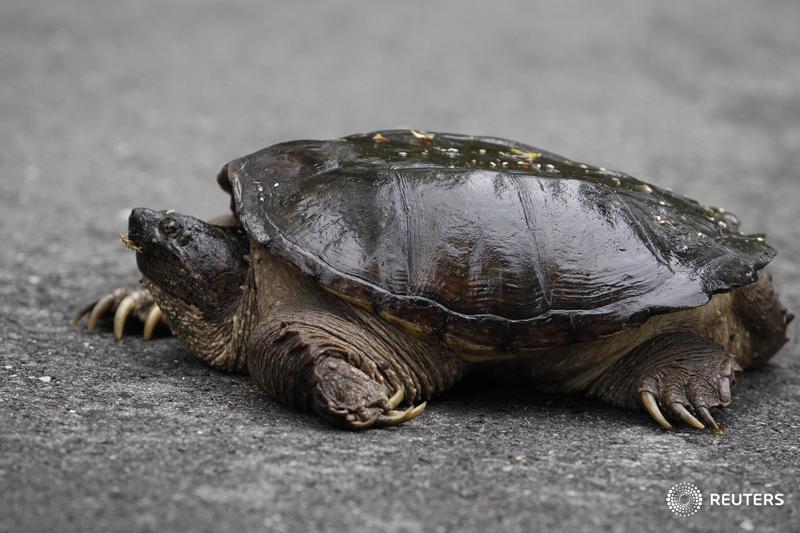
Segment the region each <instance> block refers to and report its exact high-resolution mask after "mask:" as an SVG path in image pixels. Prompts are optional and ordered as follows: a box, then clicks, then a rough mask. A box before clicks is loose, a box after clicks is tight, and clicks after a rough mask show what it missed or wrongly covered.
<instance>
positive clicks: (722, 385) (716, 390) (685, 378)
mask: <svg viewBox="0 0 800 533" xmlns="http://www.w3.org/2000/svg"><path fill="white" fill-rule="evenodd" d="M740 370H742V368H741V367H740V366H739V364H738V363H737V362H736V361H735V360H734V358H733V357H731V356H730V355H728V354H724V355H722V356H718V357H717V358H713V359H710V360H705V361H704V360H700V361H696V360H694V361H691V360H683V361H681V360H678V361H675V362H674V363H673V364H671V365H668V366H663V367H656V368H654V369H652V371H651V372H650V373H649V374H648V375H646V376H645V377H643V378H642V379H641V380H640V381H639V384H638V386H637V394H638V396H639V400H640V401H641V404H642V406H644V408H645V410H647V412H648V413H649V414H650V416H652V417H653V418H654V419H655V421H656V422H658V423H659V424H661V426H663V427H664V428H666V429H673V428H672V425H671V424H670V423H669V422H668V421H667V419H666V418H665V416H664V414H662V410H663V412H664V413H666V414H667V416H670V417H672V418H674V419H676V420H680V421H683V422H685V423H687V424H689V425H690V426H692V427H695V428H697V429H704V428H705V427H706V425H708V426H710V427H711V428H713V429H714V431H715V432H717V433H722V429H720V427H719V425H717V423H716V422H715V421H714V418H713V417H712V416H711V413H710V412H709V409H710V408H714V407H719V408H722V407H727V406H728V405H729V404H730V403H731V387H732V386H733V385H734V384H735V383H736V376H735V372H738V371H740ZM690 411H691V412H690ZM692 412H694V415H693V414H692ZM695 415H696V416H695ZM696 417H700V419H701V420H702V422H701V421H700V420H698V419H697V418H696ZM704 423H705V425H704Z"/></svg>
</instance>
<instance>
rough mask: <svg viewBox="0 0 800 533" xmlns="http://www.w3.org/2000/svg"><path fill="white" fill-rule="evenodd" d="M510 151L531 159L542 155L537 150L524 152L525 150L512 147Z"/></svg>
mask: <svg viewBox="0 0 800 533" xmlns="http://www.w3.org/2000/svg"><path fill="white" fill-rule="evenodd" d="M511 153H512V154H514V155H518V156H521V157H524V158H525V159H531V160H533V159H538V158H540V157H542V154H540V153H539V152H526V151H525V150H520V149H519V148H512V149H511Z"/></svg>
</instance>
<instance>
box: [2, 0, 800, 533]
mask: <svg viewBox="0 0 800 533" xmlns="http://www.w3.org/2000/svg"><path fill="white" fill-rule="evenodd" d="M112 4H113V5H112ZM798 27H800V4H798V3H797V2H794V1H786V2H758V3H755V2H747V1H744V0H737V1H731V2H726V3H724V4H720V3H717V2H691V3H689V2H687V3H671V2H670V3H665V2H655V1H652V2H651V1H647V2H646V1H640V0H637V1H630V2H593V3H583V2H565V1H558V2H555V1H554V2H549V3H535V4H534V3H532V2H526V1H519V2H483V3H469V2H463V1H449V2H402V3H401V2H394V3H381V2H314V3H309V2H291V3H290V2H285V3H277V2H275V3H269V5H267V3H264V2H253V3H244V2H224V3H223V2H219V3H214V2H210V1H188V0H185V1H183V0H182V1H171V2H163V3H162V2H155V1H142V0H129V1H126V2H114V3H112V2H102V1H95V2H79V1H60V2H43V1H32V0H4V1H3V2H2V4H0V147H2V148H0V239H1V241H0V243H1V244H0V250H2V252H0V340H1V341H2V342H0V531H9V532H11V531H227V530H241V531H256V530H271V531H312V530H328V531H347V530H351V531H486V530H489V531H526V530H539V531H541V530H548V529H549V530H564V531H592V532H594V531H598V530H610V531H630V530H635V531H657V530H663V531H668V530H669V531H674V530H683V529H686V530H693V531H713V530H718V531H722V530H727V531H730V530H734V531H737V530H741V531H751V530H753V531H791V530H794V531H797V530H798V529H800V501H799V499H800V467H799V466H798V465H799V464H800V463H799V462H798V461H799V460H800V448H799V446H800V444H799V443H800V410H799V409H798V407H799V406H800V376H799V374H800V347H799V346H798V342H797V327H796V325H793V327H792V329H791V331H790V335H791V339H792V340H791V342H790V343H789V344H788V345H787V346H786V348H785V349H784V350H783V351H782V352H781V353H780V354H778V356H776V357H775V358H774V360H773V362H772V363H771V364H770V365H769V366H768V367H767V368H765V369H763V370H761V371H757V372H752V373H750V374H747V375H744V376H743V377H742V379H740V381H739V383H738V385H737V388H736V390H735V395H734V403H733V404H732V406H731V407H730V408H729V409H728V410H727V411H726V412H725V413H723V414H722V415H721V416H720V418H721V422H722V423H723V425H724V426H725V427H726V432H725V435H724V436H722V437H719V436H715V435H713V434H711V433H710V432H698V431H694V430H686V429H681V430H679V431H675V432H673V433H667V432H665V431H662V430H660V429H658V427H657V426H656V425H655V424H654V423H653V422H652V421H650V420H649V419H648V417H647V416H646V415H644V414H643V413H635V412H625V411H620V410H616V409H612V408H609V407H605V406H602V405H597V404H595V403H593V402H590V401H588V400H584V399H581V398H566V397H559V396H545V395H538V394H534V393H531V392H530V391H527V390H525V389H524V388H508V387H505V388H503V387H498V386H487V385H486V384H484V383H481V382H479V381H477V380H473V381H471V382H468V383H465V384H463V385H461V386H459V387H457V388H456V389H455V390H454V391H452V392H451V393H449V394H447V395H446V396H444V397H443V398H441V399H440V400H439V401H436V402H434V403H432V404H431V405H430V407H429V409H428V411H427V412H426V414H425V415H424V416H423V417H421V418H420V419H419V420H418V421H415V422H413V423H411V424H408V425H406V426H404V427H400V428H397V429H390V430H380V431H370V432H367V433H358V434H356V433H347V432H341V431H338V430H334V429H331V428H329V427H327V426H325V425H323V424H321V423H320V422H318V421H316V420H315V419H313V418H311V417H309V416H305V415H301V414H298V413H295V412H293V411H292V410H290V409H288V408H285V407H283V406H281V405H279V404H277V403H275V402H274V401H272V400H270V399H269V398H267V397H266V396H265V395H264V394H263V393H261V392H259V391H258V390H257V389H256V388H255V387H254V386H253V385H252V384H251V383H250V382H249V381H248V380H247V379H246V378H245V377H242V376H235V375H228V374H224V373H220V372H216V371H213V370H210V369H208V368H206V367H205V366H204V365H202V364H201V363H199V362H197V361H196V360H194V359H193V358H192V356H191V355H190V354H189V353H187V352H186V351H185V350H184V349H183V348H182V347H181V346H180V345H179V344H178V343H177V342H176V341H174V340H172V339H162V340H159V341H156V342H148V343H145V342H143V341H142V340H141V339H140V338H139V337H137V336H136V334H135V332H134V331H131V332H130V335H129V336H128V337H127V338H125V339H124V340H123V341H122V342H115V341H114V340H113V339H112V337H111V336H110V335H109V334H108V332H107V331H106V332H105V333H102V334H95V335H88V334H86V333H85V332H73V331H72V330H70V328H69V327H68V319H69V317H70V315H71V313H72V311H73V310H74V309H75V308H76V306H78V305H79V304H82V303H84V302H85V301H87V300H88V299H91V298H93V297H94V296H96V295H97V294H98V293H100V292H101V291H104V290H109V289H112V288H114V287H116V286H119V285H126V284H130V283H133V282H134V281H135V280H136V279H138V278H137V273H136V269H135V265H134V261H133V258H132V256H131V254H130V253H128V252H126V251H125V250H123V249H122V247H121V246H120V245H119V243H118V241H117V239H116V236H117V234H118V233H120V232H123V231H125V220H126V217H127V214H128V212H129V210H130V209H131V208H132V207H134V206H148V207H153V208H174V209H176V210H178V211H181V212H187V213H191V214H195V215H197V216H200V217H210V216H213V215H215V214H217V213H219V212H221V211H223V210H224V209H225V198H224V197H223V194H222V193H221V192H220V191H218V190H217V187H216V184H215V182H214V179H213V178H214V176H215V174H216V171H217V170H218V169H219V167H220V166H221V165H222V164H223V163H225V162H226V161H228V160H230V159H233V158H234V157H237V156H240V155H243V154H246V153H249V152H251V151H254V150H256V149H258V148H261V147H263V146H266V145H269V144H272V143H274V142H278V141H282V140H288V139H295V138H309V137H311V138H328V137H338V136H341V135H344V134H348V133H353V132H359V131H365V130H373V129H379V128H389V127H417V128H421V129H426V130H440V131H458V132H467V133H474V134H491V135H497V136H503V137H510V138H516V139H519V140H522V141H526V142H530V143H532V144H535V145H539V146H542V147H544V148H547V149H550V150H553V151H556V152H561V153H563V154H566V155H568V156H570V157H572V158H575V159H578V160H585V161H589V162H593V163H595V164H598V165H602V166H605V167H608V168H615V169H620V170H624V171H627V172H629V173H631V174H633V175H636V176H639V177H642V178H645V179H647V180H649V181H653V182H656V183H658V184H660V185H662V186H668V187H672V188H673V189H675V190H676V191H680V192H682V193H685V194H688V195H689V196H692V197H695V198H698V199H700V200H702V201H704V202H707V203H713V204H717V205H722V206H724V207H726V208H728V209H730V210H732V211H734V212H736V213H738V214H739V215H740V217H741V218H742V220H743V221H744V229H745V230H748V231H754V232H755V231H765V232H767V233H768V234H769V235H770V241H771V242H772V243H773V244H774V245H775V246H776V247H777V248H778V249H779V251H780V256H779V258H778V259H777V260H776V261H775V263H774V265H773V268H772V271H773V272H774V274H775V276H776V279H777V283H778V285H779V287H780V288H781V291H782V294H783V298H784V301H785V303H786V304H787V305H788V306H789V307H790V308H792V309H794V310H795V311H797V310H800V267H799V266H798V253H799V252H800V239H799V237H800V231H798V209H797V206H798V198H800V176H799V174H800V150H798V146H800V91H798V87H800V37H798V35H800V33H798V31H797V28H798ZM48 377H49V380H48V379H47V378H48ZM683 481H686V482H693V483H695V484H697V485H698V486H699V487H700V489H701V490H702V491H703V492H704V493H705V494H706V497H708V494H709V493H711V492H718V493H722V492H733V493H739V492H771V493H782V494H784V495H785V496H784V498H785V504H784V505H783V506H780V507H775V506H771V507H753V506H750V507H741V506H740V507H719V506H718V507H709V506H708V505H704V507H703V508H702V509H701V511H700V512H699V513H698V514H696V515H694V516H692V517H690V518H684V519H679V518H676V517H674V516H673V515H672V514H671V513H670V512H669V511H668V509H667V507H666V505H665V501H664V500H665V495H666V491H667V489H669V487H671V486H672V485H673V484H675V483H677V482H683Z"/></svg>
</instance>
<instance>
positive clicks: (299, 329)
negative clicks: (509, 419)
mask: <svg viewBox="0 0 800 533" xmlns="http://www.w3.org/2000/svg"><path fill="white" fill-rule="evenodd" d="M462 366H463V363H461V362H460V361H458V360H457V359H455V358H454V357H450V356H447V355H446V354H444V353H442V352H441V350H440V349H438V348H436V347H434V346H429V345H427V344H424V343H422V342H421V341H417V340H415V339H412V338H409V337H407V336H404V335H401V333H400V332H399V331H398V330H396V329H394V328H393V327H391V326H389V325H388V324H385V323H383V324H381V323H379V319H377V318H374V317H368V316H363V315H362V316H360V317H359V316H358V314H357V313H347V312H346V313H343V314H342V313H338V312H330V310H326V311H322V310H298V311H294V312H286V311H282V312H280V313H278V314H277V315H276V316H275V318H273V319H270V320H267V321H265V322H263V323H261V324H260V325H259V326H258V327H257V328H256V330H255V331H254V332H253V334H252V335H251V339H250V344H249V347H248V369H249V371H250V374H251V376H252V377H253V379H254V380H255V381H256V382H257V383H258V384H259V385H260V386H262V387H263V388H265V389H266V390H267V392H269V393H270V394H271V395H272V396H273V397H275V398H276V399H278V400H280V401H282V402H284V403H288V404H290V405H294V406H296V407H299V408H301V409H304V410H307V411H311V412H313V413H315V414H317V415H318V416H320V417H321V418H323V419H325V420H326V421H328V422H330V423H333V424H335V425H337V426H341V427H344V428H348V429H367V428H370V427H380V426H392V425H397V424H402V423H403V422H407V421H409V420H411V419H413V418H415V417H416V416H418V415H419V414H420V413H422V411H423V410H424V409H425V405H426V401H427V400H428V399H429V398H430V397H431V396H432V395H434V394H436V393H438V392H442V391H443V390H445V389H447V388H449V387H450V386H451V385H452V384H453V383H454V382H455V381H456V380H457V379H458V378H459V377H460V376H461V373H462Z"/></svg>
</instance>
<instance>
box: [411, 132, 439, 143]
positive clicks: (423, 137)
mask: <svg viewBox="0 0 800 533" xmlns="http://www.w3.org/2000/svg"><path fill="white" fill-rule="evenodd" d="M411 135H413V136H414V137H415V138H417V139H418V140H419V142H421V143H424V144H428V143H430V142H431V141H432V140H433V137H434V134H433V133H427V132H425V131H418V130H414V129H412V130H411Z"/></svg>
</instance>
